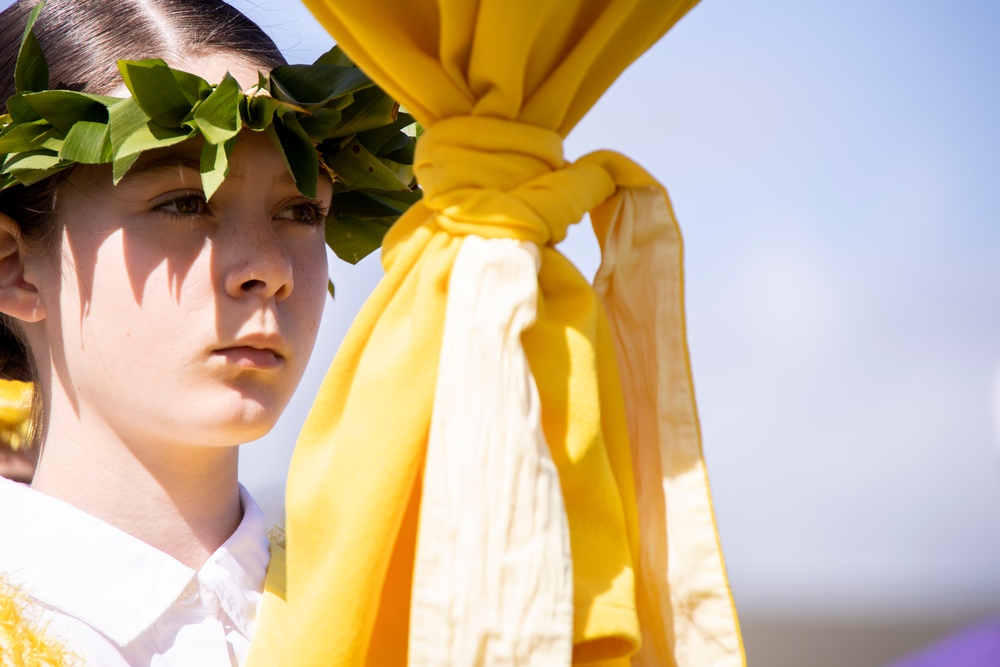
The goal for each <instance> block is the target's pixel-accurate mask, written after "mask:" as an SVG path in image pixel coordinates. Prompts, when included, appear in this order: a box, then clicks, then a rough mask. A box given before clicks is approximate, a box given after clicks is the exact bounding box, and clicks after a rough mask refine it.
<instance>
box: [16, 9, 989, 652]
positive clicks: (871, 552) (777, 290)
mask: <svg viewBox="0 0 1000 667" xmlns="http://www.w3.org/2000/svg"><path fill="white" fill-rule="evenodd" d="M2 4H3V5H4V6H6V4H9V3H7V2H3V3H2ZM232 4H234V5H236V6H237V7H238V8H240V9H241V10H243V11H244V12H245V13H246V14H248V15H249V16H250V17H251V18H252V19H254V20H256V21H257V22H258V23H260V24H261V25H262V26H263V27H264V28H265V29H266V30H267V31H269V32H270V33H271V34H272V36H273V37H274V38H275V40H276V41H277V43H278V45H279V46H280V47H281V48H282V49H283V50H284V52H285V53H286V55H287V57H288V58H289V60H291V61H292V62H311V61H312V60H313V59H314V58H315V57H316V56H318V55H319V54H320V53H322V52H323V51H325V50H326V49H327V48H329V46H330V45H331V40H330V38H329V36H327V35H326V33H325V32H324V31H323V30H322V28H320V27H319V26H318V25H317V24H316V23H315V21H314V20H313V19H312V18H311V17H310V16H309V14H308V13H307V12H306V11H305V10H304V9H303V8H302V7H301V6H300V5H299V4H297V3H289V2H286V1H280V2H279V1H264V0H257V1H251V0H234V1H233V2H232ZM998 31H1000V3H997V2H995V1H987V0H979V1H977V0H955V1H954V2H949V3H942V2H937V1H934V2H932V1H930V0H905V1H904V0H842V1H840V2H836V3H816V2H802V1H801V0H756V1H754V2H750V1H749V0H705V1H704V3H703V4H702V5H700V6H698V7H696V8H695V9H694V10H693V11H692V12H691V14H690V15H688V16H687V17H686V18H685V19H684V20H682V21H681V23H680V24H679V25H678V26H677V27H676V28H675V29H674V30H673V31H672V32H671V33H670V34H669V35H668V36H667V37H666V38H665V39H664V40H663V41H662V42H661V43H660V44H658V45H656V46H655V47H654V48H653V49H652V50H651V51H650V52H649V53H648V54H646V55H645V56H644V57H643V58H642V59H641V60H639V61H638V62H637V63H636V64H635V65H634V66H633V67H632V68H631V69H629V70H628V71H627V72H626V73H625V75H624V76H623V77H622V78H621V79H620V80H619V82H618V83H617V84H616V85H615V86H614V87H613V88H612V89H611V90H610V91H609V92H608V94H607V95H606V96H605V98H604V99H603V100H602V101H601V102H600V103H599V104H598V105H597V107H595V108H594V110H593V111H592V112H591V113H590V115H589V116H588V117H587V118H586V119H585V120H584V121H583V122H582V123H581V124H580V126H579V127H578V128H577V129H576V130H575V131H574V132H573V134H572V135H571V136H570V137H569V140H568V141H567V145H566V153H567V157H569V158H571V159H574V158H576V157H578V156H579V155H582V154H583V153H586V152H589V151H591V150H595V149H598V148H614V149H616V150H619V151H621V152H624V153H625V154H627V155H629V156H631V157H633V158H634V159H636V160H637V161H638V162H639V163H640V164H643V165H644V166H645V167H646V168H647V169H648V170H650V171H651V172H652V173H653V174H655V175H656V176H657V177H658V178H659V179H660V180H661V181H662V182H663V183H664V184H666V186H667V187H668V188H669V190H670V192H671V195H672V197H673V202H674V205H675V209H676V211H677V214H678V217H679V219H680V221H681V225H682V228H683V229H684V232H685V236H686V241H687V284H688V302H687V303H688V314H689V327H690V329H689V336H690V343H691V351H692V356H693V363H694V369H695V380H696V385H697V389H698V398H699V403H700V409H701V418H702V424H703V429H704V437H705V452H706V456H707V458H708V461H709V470H710V473H711V479H712V482H713V486H714V491H715V500H716V509H717V513H718V520H719V527H720V531H721V535H722V542H723V546H724V548H725V551H726V555H727V559H728V565H729V571H730V575H731V579H732V586H733V591H734V595H735V598H736V602H737V606H738V608H739V610H740V613H741V617H742V620H743V624H744V631H745V639H746V644H747V654H748V660H749V664H750V665H751V666H752V667H801V666H808V667H824V666H826V665H830V666H833V665H837V666H838V667H844V666H852V667H865V666H867V665H872V666H877V665H883V664H886V663H888V662H889V661H891V660H892V659H894V658H897V657H899V656H902V655H904V654H906V653H907V652H909V651H912V650H915V649H916V648H917V647H919V646H920V645H922V644H924V643H926V642H928V641H931V640H933V639H934V638H935V637H938V636H940V635H942V634H944V633H946V632H948V631H949V630H951V629H952V628H955V627H957V626H959V625H961V624H963V623H966V622H969V621H972V620H975V619H982V618H988V617H990V616H991V615H994V614H1000V474H998V473H1000V466H998V451H997V448H996V445H995V443H996V433H997V432H998V429H997V426H996V424H995V423H994V421H995V420H996V419H997V412H998V411H997V405H998V404H1000V400H998V398H997V391H996V389H995V385H996V384H997V382H996V378H997V372H996V369H997V366H998V362H1000V224H997V219H998V214H1000V187H998V186H1000V123H998V119H1000V76H998V72H997V69H998V64H1000V40H997V38H996V35H997V34H998ZM564 249H565V251H566V252H567V254H569V255H570V256H571V257H572V258H573V259H574V261H575V262H576V263H577V264H578V265H579V266H580V267H581V269H582V270H584V272H585V273H588V274H593V272H594V271H595V270H596V267H597V262H598V256H597V246H596V242H595V241H594V239H593V237H592V234H591V233H590V231H589V229H587V228H586V227H585V226H578V228H577V229H576V230H575V231H574V232H573V234H572V235H571V237H570V238H569V240H567V241H566V242H565V244H564ZM331 275H332V278H333V280H334V281H335V283H336V286H337V300H336V302H331V303H330V304H329V306H328V308H327V312H326V316H325V319H324V323H323V329H322V332H321V343H320V345H319V346H318V348H317V350H316V353H315V355H314V358H313V361H312V365H311V367H310V371H309V375H308V377H307V380H306V382H305V383H304V384H303V387H302V388H301V390H300V392H299V394H298V395H297V397H296V401H295V403H294V405H293V406H292V408H291V409H290V410H289V411H288V413H287V414H286V415H285V417H284V418H283V420H282V422H281V424H280V425H279V427H278V428H277V429H276V430H275V431H274V432H273V433H272V434H271V435H270V436H268V438H266V439H265V440H263V441H260V442H258V443H254V444H251V445H248V446H247V447H246V448H245V449H244V456H243V458H242V462H241V476H242V479H243V481H244V483H245V484H247V485H248V486H249V487H250V489H251V492H252V493H253V494H254V495H255V496H256V497H257V498H258V500H259V501H260V502H261V504H262V505H263V506H264V507H265V509H266V511H267V513H268V515H269V517H270V519H271V520H272V521H274V522H277V521H279V520H280V518H281V512H282V498H283V492H284V489H283V484H284V473H285V469H286V466H287V464H288V460H289V458H290V455H291V449H292V446H293V443H294V440H295V434H296V432H297V430H298V428H299V425H300V424H301V421H302V420H303V419H304V417H305V413H306V411H307V409H308V407H309V405H308V403H309V397H310V396H311V395H312V394H313V393H314V392H315V390H316V387H317V386H318V385H319V382H320V381H321V379H322V376H323V373H324V372H325V370H326V368H327V366H328V364H329V361H330V359H331V358H332V356H333V353H334V351H335V350H336V347H337V345H338V344H339V341H340V340H341V339H342V337H343V335H344V333H345V331H346V329H347V327H348V325H349V323H350V321H351V319H352V318H353V315H354V313H355V312H356V311H357V309H358V307H359V306H360V305H361V303H362V302H363V301H364V299H365V297H366V296H367V294H368V293H369V292H370V290H371V289H372V288H373V286H374V284H375V283H376V282H377V280H378V278H379V275H380V267H379V264H378V260H377V258H370V259H369V260H367V261H365V262H363V263H362V264H361V265H359V266H357V267H352V266H349V265H347V264H343V263H339V262H338V263H334V264H333V265H332V269H331Z"/></svg>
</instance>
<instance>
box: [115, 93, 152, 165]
mask: <svg viewBox="0 0 1000 667" xmlns="http://www.w3.org/2000/svg"><path fill="white" fill-rule="evenodd" d="M148 122H149V116H147V115H146V112H144V111H143V110H142V109H141V108H140V107H139V105H138V104H136V101H135V98H134V97H126V98H124V99H121V100H119V101H118V102H116V103H114V104H112V105H111V106H109V107H108V125H110V126H111V151H112V152H113V153H114V154H115V155H118V153H119V151H120V150H121V146H122V144H123V143H124V142H125V139H126V138H128V137H129V136H131V135H132V133H133V132H135V131H136V130H138V129H139V128H140V127H142V126H144V125H146V123H148Z"/></svg>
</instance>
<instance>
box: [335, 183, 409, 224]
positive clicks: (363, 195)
mask: <svg viewBox="0 0 1000 667" xmlns="http://www.w3.org/2000/svg"><path fill="white" fill-rule="evenodd" d="M422 195H423V193H422V192H421V191H420V190H347V191H344V192H335V194H334V196H333V199H334V204H335V206H334V215H338V216H345V217H348V218H390V217H398V216H400V215H402V214H403V213H405V212H406V209H408V208H410V206H412V205H413V204H415V203H416V202H418V201H420V198H421V196H422Z"/></svg>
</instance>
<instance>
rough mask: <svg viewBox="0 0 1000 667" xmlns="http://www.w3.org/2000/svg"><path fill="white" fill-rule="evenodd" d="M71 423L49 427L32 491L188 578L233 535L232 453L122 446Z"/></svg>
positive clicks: (237, 510)
mask: <svg viewBox="0 0 1000 667" xmlns="http://www.w3.org/2000/svg"><path fill="white" fill-rule="evenodd" d="M53 416H54V415H53ZM70 421H76V422H77V423H75V424H65V423H60V420H58V419H54V420H52V421H50V422H49V428H48V430H47V432H46V436H45V444H44V446H43V449H42V457H41V460H40V461H39V464H38V469H37V471H36V473H35V478H34V481H33V482H32V487H33V488H35V489H37V490H39V491H41V492H42V493H45V494H47V495H50V496H53V497H55V498H59V499H60V500H63V501H65V502H68V503H69V504H71V505H73V506H75V507H77V508H79V509H81V510H83V511H85V512H87V513H88V514H91V515H93V516H95V517H97V518H99V519H101V520H103V521H105V522H106V523H109V524H111V525H113V526H115V527H117V528H119V529H121V530H123V531H125V532H126V533H129V534H130V535H132V536H134V537H136V538H138V539H140V540H142V541H143V542H146V543H147V544H150V545H152V546H154V547H156V548H157V549H159V550H160V551H163V552H164V553H166V554H169V555H171V556H173V557H174V558H176V559H177V560H178V561H180V562H181V563H184V564H185V565H187V566H188V567H191V568H192V569H195V570H197V569H200V568H201V566H202V565H203V564H204V563H205V561H206V560H208V558H209V556H211V554H212V553H213V552H214V551H215V550H216V549H218V548H219V547H220V546H221V545H222V543H223V542H225V541H226V540H227V539H228V538H229V536H230V535H232V534H233V532H234V531H235V530H236V528H237V526H238V525H239V523H240V520H241V519H242V508H241V507H240V500H239V486H238V483H237V458H238V454H237V448H236V447H205V446H191V445H186V446H185V445H177V444H170V445H166V444H164V445H160V446H149V443H127V442H124V441H123V440H122V439H121V438H120V437H118V436H117V435H116V434H114V433H113V432H110V431H109V430H105V431H104V432H101V429H95V428H87V427H86V425H83V424H80V423H79V422H78V421H77V420H70ZM137 444H138V445H139V446H137ZM141 445H145V446H141Z"/></svg>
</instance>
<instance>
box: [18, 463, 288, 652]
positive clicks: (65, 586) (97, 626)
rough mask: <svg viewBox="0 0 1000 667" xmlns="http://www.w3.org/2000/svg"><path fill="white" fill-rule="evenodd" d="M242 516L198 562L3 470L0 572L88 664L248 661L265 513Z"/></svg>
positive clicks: (263, 561) (263, 556) (252, 507)
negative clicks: (190, 562) (189, 561)
mask: <svg viewBox="0 0 1000 667" xmlns="http://www.w3.org/2000/svg"><path fill="white" fill-rule="evenodd" d="M240 502H241V505H242V506H243V520H242V521H241V522H240V525H239V527H238V528H237V529H236V532H235V533H233V535H232V536H231V537H230V538H229V539H228V540H226V542H225V543H224V544H223V545H222V546H221V547H219V549H218V550H217V551H216V552H215V553H213V554H212V556H211V557H210V558H209V559H208V562H206V563H205V565H204V566H202V568H201V569H200V570H198V571H195V570H192V569H191V568H189V567H187V566H186V565H183V564H181V563H180V562H178V561H177V560H175V559H174V558H173V557H171V556H168V555H167V554H165V553H163V552H162V551H160V550H158V549H156V548H155V547H152V546H150V545H148V544H146V543H145V542H142V541H141V540H139V539H137V538H135V537H133V536H131V535H129V534H128V533H125V532H124V531H121V530H119V529H118V528H115V527H114V526H111V525H110V524H107V523H105V522H104V521H101V520H100V519H98V518H96V517H94V516H91V515H90V514H87V513H86V512H83V511H82V510H79V509H77V508H76V507H73V506H72V505H69V504H67V503H65V502H63V501H61V500H57V499H56V498H52V497H51V496H47V495H45V494H43V493H40V492H38V491H35V490H34V489H31V488H30V487H27V486H25V485H22V484H17V483H15V482H11V481H10V480H6V479H2V478H0V516H2V517H3V529H2V534H3V537H2V542H0V573H3V574H4V576H6V577H7V578H8V579H9V580H10V581H11V582H13V583H14V584H15V585H17V586H19V587H20V588H21V589H22V590H23V591H24V592H25V593H26V594H27V595H28V596H29V597H30V598H31V601H32V602H33V603H35V604H36V605H37V607H38V611H39V616H40V620H41V621H42V623H43V624H45V623H47V624H48V627H47V629H46V634H47V636H48V637H50V638H53V639H55V640H57V641H59V642H62V643H63V644H64V645H65V647H66V648H67V649H69V650H70V651H72V652H73V653H75V654H76V655H78V656H79V657H81V658H82V659H83V661H84V664H85V665H87V666H88V667H91V666H93V667H136V666H140V665H141V666H143V667H147V666H148V667H175V666H176V667H202V666H204V667H229V666H230V665H241V664H243V662H244V660H245V658H246V653H247V649H248V647H249V644H250V637H251V635H252V634H253V628H254V621H255V617H256V612H257V607H258V605H259V604H260V600H261V597H262V591H263V588H264V575H265V574H266V570H267V563H268V558H269V556H268V543H267V537H266V531H265V525H264V514H263V512H262V511H261V509H260V506H258V505H257V503H256V502H255V501H254V500H253V498H251V497H250V494H249V493H247V490H246V489H245V488H243V486H242V485H241V486H240Z"/></svg>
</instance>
